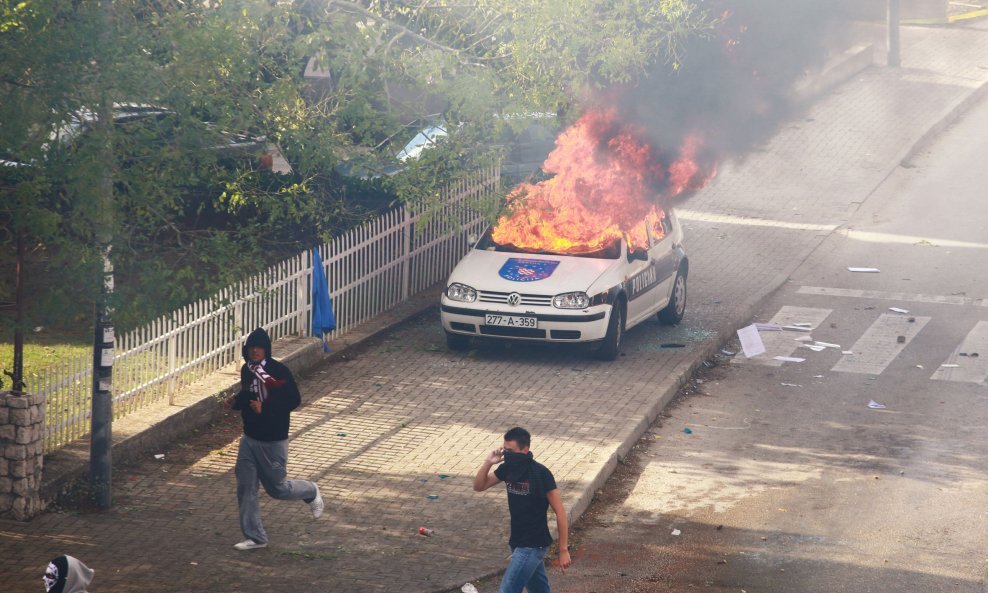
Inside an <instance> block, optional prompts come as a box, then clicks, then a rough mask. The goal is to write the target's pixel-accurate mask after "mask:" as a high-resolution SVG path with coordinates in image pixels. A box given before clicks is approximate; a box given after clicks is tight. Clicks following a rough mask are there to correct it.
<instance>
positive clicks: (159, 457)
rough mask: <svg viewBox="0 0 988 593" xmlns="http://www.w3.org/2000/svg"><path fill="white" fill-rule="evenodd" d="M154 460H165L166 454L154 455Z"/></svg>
mask: <svg viewBox="0 0 988 593" xmlns="http://www.w3.org/2000/svg"><path fill="white" fill-rule="evenodd" d="M154 458H155V459H164V458H165V454H164V453H155V454H154Z"/></svg>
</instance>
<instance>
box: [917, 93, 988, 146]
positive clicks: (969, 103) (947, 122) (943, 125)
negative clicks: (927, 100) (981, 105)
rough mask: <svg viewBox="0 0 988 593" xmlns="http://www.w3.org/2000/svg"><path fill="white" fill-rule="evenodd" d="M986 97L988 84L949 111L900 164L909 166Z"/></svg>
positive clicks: (922, 137)
mask: <svg viewBox="0 0 988 593" xmlns="http://www.w3.org/2000/svg"><path fill="white" fill-rule="evenodd" d="M985 95H988V83H982V84H981V85H980V86H978V87H977V88H976V89H975V90H974V92H972V93H971V94H970V95H968V96H967V97H965V98H964V100H963V101H961V102H960V103H958V104H957V105H954V106H953V107H952V108H950V109H948V110H947V111H946V113H944V114H943V116H942V117H941V118H940V120H939V121H937V123H935V124H934V125H933V126H932V127H931V128H930V129H929V130H927V131H926V133H925V134H923V135H922V136H920V138H919V140H917V141H916V142H915V143H914V144H913V145H912V146H911V147H910V148H909V149H908V150H906V151H905V154H904V155H903V156H902V158H901V159H899V162H900V163H901V164H903V165H906V164H909V163H910V162H911V161H912V160H913V159H914V158H916V155H918V154H919V153H920V152H922V151H923V150H924V149H926V148H927V147H928V146H929V145H930V144H932V143H933V141H934V140H935V139H936V138H937V137H938V136H939V135H940V134H941V133H942V132H943V131H944V130H946V129H947V128H948V127H950V126H951V125H952V124H953V123H954V122H956V121H957V120H958V119H960V117H961V116H962V115H964V113H966V112H967V111H968V110H969V109H971V107H973V106H974V105H975V104H977V103H978V102H979V101H981V100H982V99H984V97H985Z"/></svg>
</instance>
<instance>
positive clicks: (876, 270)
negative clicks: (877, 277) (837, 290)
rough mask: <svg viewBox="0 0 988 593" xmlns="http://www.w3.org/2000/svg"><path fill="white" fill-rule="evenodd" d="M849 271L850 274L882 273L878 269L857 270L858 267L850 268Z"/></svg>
mask: <svg viewBox="0 0 988 593" xmlns="http://www.w3.org/2000/svg"><path fill="white" fill-rule="evenodd" d="M847 271H848V272H861V273H863V274H877V273H879V272H881V270H879V269H878V268H856V267H848V268H847Z"/></svg>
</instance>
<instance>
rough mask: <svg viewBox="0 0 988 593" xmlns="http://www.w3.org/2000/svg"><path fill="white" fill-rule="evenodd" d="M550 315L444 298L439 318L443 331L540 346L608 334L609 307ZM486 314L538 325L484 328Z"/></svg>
mask: <svg viewBox="0 0 988 593" xmlns="http://www.w3.org/2000/svg"><path fill="white" fill-rule="evenodd" d="M549 311H551V312H549ZM549 311H547V312H540V311H539V312H536V311H532V310H524V311H523V310H519V309H518V308H516V307H512V308H508V307H500V306H497V305H492V304H491V303H460V302H457V301H452V300H450V299H448V298H447V297H446V296H445V295H444V296H443V298H442V303H441V307H440V317H441V319H442V324H443V328H444V329H445V330H446V331H448V332H450V333H453V334H459V335H465V336H474V337H486V338H500V339H512V340H534V341H540V342H595V341H598V340H602V339H604V336H605V335H606V334H607V323H608V320H609V318H610V313H611V306H610V305H607V304H604V305H595V306H592V307H588V308H587V309H577V310H572V311H570V310H566V309H555V308H553V309H550V310H549ZM488 314H493V315H501V316H505V317H534V318H535V319H536V320H537V324H538V325H537V326H536V327H534V328H532V327H506V326H499V325H487V324H485V316H486V315H488Z"/></svg>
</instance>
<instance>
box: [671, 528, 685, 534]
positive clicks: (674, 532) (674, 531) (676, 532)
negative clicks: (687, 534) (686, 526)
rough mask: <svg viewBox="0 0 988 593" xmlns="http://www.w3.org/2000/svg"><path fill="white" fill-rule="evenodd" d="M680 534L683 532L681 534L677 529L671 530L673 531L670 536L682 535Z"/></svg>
mask: <svg viewBox="0 0 988 593" xmlns="http://www.w3.org/2000/svg"><path fill="white" fill-rule="evenodd" d="M682 533H683V532H682V531H680V530H678V529H673V530H672V534H673V535H682Z"/></svg>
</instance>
